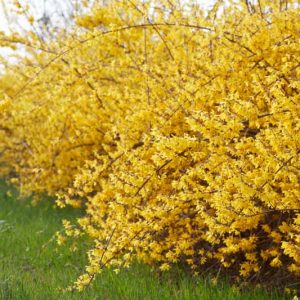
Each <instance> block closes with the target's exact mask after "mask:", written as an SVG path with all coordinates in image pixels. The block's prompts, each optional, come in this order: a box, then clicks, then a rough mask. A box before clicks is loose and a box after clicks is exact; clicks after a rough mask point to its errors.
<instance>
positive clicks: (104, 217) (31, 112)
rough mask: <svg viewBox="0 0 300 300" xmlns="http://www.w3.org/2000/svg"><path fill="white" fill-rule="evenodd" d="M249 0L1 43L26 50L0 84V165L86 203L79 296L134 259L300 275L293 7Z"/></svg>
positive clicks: (299, 101)
mask: <svg viewBox="0 0 300 300" xmlns="http://www.w3.org/2000/svg"><path fill="white" fill-rule="evenodd" d="M99 2H101V1H99ZM246 2H247V1H246ZM246 2H245V1H235V3H231V4H230V5H224V4H223V3H222V1H218V2H217V4H216V5H215V6H214V7H213V9H212V10H211V11H209V13H206V12H204V11H202V10H201V9H200V8H199V7H198V6H197V4H196V3H197V1H186V3H188V4H189V5H188V4H181V5H180V1H167V0H166V1H165V0H147V1H142V0H124V1H123V0H111V1H109V3H108V4H106V5H100V4H97V1H96V4H95V5H94V6H93V8H92V10H91V11H90V13H89V14H86V15H83V16H81V17H78V18H77V19H76V25H74V28H72V30H71V31H70V32H64V33H61V35H57V37H56V39H55V40H54V41H49V42H47V43H46V42H42V41H41V40H40V39H38V38H37V37H36V36H35V35H34V33H31V34H28V36H26V37H20V36H18V35H17V34H13V35H12V36H9V37H7V36H5V35H4V34H3V39H2V40H1V41H2V42H1V43H3V45H6V46H8V45H12V46H13V47H16V44H17V45H18V44H21V45H23V46H24V47H25V48H26V51H27V52H26V55H20V56H19V58H18V63H17V64H14V63H9V62H6V63H5V69H4V74H3V76H2V77H1V79H0V80H1V81H0V95H1V96H0V97H1V102H0V103H1V104H0V105H1V106H0V107H1V108H0V113H1V118H0V152H1V161H2V165H3V169H2V170H3V172H6V173H7V172H10V173H11V174H14V179H13V180H14V181H18V182H19V184H20V186H21V188H22V191H23V192H24V193H27V192H29V193H32V192H33V193H37V194H38V193H44V192H46V193H48V194H49V195H57V197H58V200H57V204H58V205H59V206H65V205H66V204H70V205H72V206H74V207H78V206H80V205H82V206H84V208H85V209H86V210H85V211H86V214H85V216H84V217H82V218H80V219H79V220H78V224H77V225H76V226H75V227H74V226H73V225H71V224H70V223H69V222H67V221H65V223H64V226H65V229H66V231H65V234H66V235H68V236H74V237H76V236H78V235H81V234H83V233H85V234H87V235H89V236H90V237H91V238H92V239H93V240H94V247H93V248H92V249H91V250H90V251H89V253H88V255H89V265H88V266H87V273H86V274H84V275H83V276H82V277H80V278H79V279H78V281H77V282H76V284H75V286H76V287H77V288H78V289H82V288H83V287H84V286H85V285H87V284H89V283H90V282H91V281H92V280H93V278H94V276H95V274H97V273H99V272H100V271H101V269H102V268H103V267H104V266H113V267H114V268H115V269H116V270H118V269H119V268H121V267H124V266H125V267H126V266H128V265H129V264H130V262H131V261H132V260H133V259H136V258H137V259H139V260H141V261H144V262H146V263H149V264H158V265H159V267H160V268H161V270H168V269H169V268H170V267H171V265H172V264H174V263H177V262H184V263H186V264H188V265H189V266H190V267H191V269H192V270H193V271H194V272H195V273H196V274H197V272H201V270H205V269H206V268H208V267H213V268H214V269H216V270H228V272H229V274H236V275H237V274H239V275H240V276H241V277H244V278H246V279H248V280H256V281H259V280H263V279H265V278H266V277H265V276H266V275H267V276H268V278H271V277H272V276H274V278H276V279H278V281H279V282H280V281H282V280H283V278H289V279H291V277H288V276H291V275H287V274H289V273H292V274H293V276H298V275H299V274H300V254H299V253H300V252H299V249H300V215H299V210H300V182H299V181H300V177H299V175H300V171H299V170H300V160H299V154H300V119H299V115H300V95H299V92H300V30H299V28H300V10H299V5H298V4H297V1H258V2H257V3H256V4H253V3H252V4H251V3H250V2H248V5H246V4H245V3H246ZM4 37H5V38H4ZM23 56H25V57H23ZM63 239H64V237H63V236H59V240H60V241H62V240H63ZM284 276H285V277H284ZM274 283H275V281H274Z"/></svg>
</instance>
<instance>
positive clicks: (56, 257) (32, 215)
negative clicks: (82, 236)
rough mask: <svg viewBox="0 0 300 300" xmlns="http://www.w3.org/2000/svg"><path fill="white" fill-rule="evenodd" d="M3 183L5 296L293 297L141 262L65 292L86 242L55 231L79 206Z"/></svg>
mask: <svg viewBox="0 0 300 300" xmlns="http://www.w3.org/2000/svg"><path fill="white" fill-rule="evenodd" d="M7 191H8V187H7V185H5V184H4V183H1V185H0V220H1V221H0V299H3V300H4V299H5V300H6V299H13V300H19V299H29V300H33V299H45V300H51V299H55V300H57V299H62V300H63V299H121V300H122V299H128V300H134V299H138V300H140V299H149V300H151V299H160V300H162V299H172V300H173V299H180V300H184V299H201V300H202V299H213V300H215V299H222V300H226V299H234V300H236V299H249V300H250V299H251V300H255V299H260V300H261V299H292V298H293V297H292V296H289V297H288V296H284V295H282V294H280V293H277V292H273V293H269V294H268V293H267V292H266V291H264V290H253V289H249V290H248V291H243V292H238V291H237V289H235V288H232V287H230V286H229V285H228V284H226V283H225V281H222V282H219V283H218V284H216V285H213V284H212V283H211V280H210V279H209V278H197V279H195V278H191V277H189V276H188V275H187V274H186V273H184V272H183V271H182V270H180V269H175V270H172V271H171V272H168V273H165V274H164V275H163V276H162V277H159V276H158V275H157V273H156V272H153V271H152V270H151V269H150V268H149V267H147V266H144V265H140V264H136V265H134V266H132V267H131V268H130V269H127V270H122V271H121V272H120V273H119V274H118V275H116V274H115V273H114V272H112V271H110V270H106V271H104V272H103V273H102V274H101V276H99V277H98V278H97V280H96V282H95V283H94V285H93V286H91V287H89V288H88V289H87V290H85V291H84V292H82V293H79V292H76V293H71V292H62V289H63V288H65V287H67V286H68V285H69V284H71V283H72V282H73V281H74V280H75V279H76V276H78V275H79V274H81V272H82V271H83V269H84V265H85V262H86V256H85V247H86V245H85V242H83V243H82V244H81V246H80V249H79V251H77V252H74V253H71V252H70V250H69V247H66V246H58V245H57V244H56V242H55V241H54V239H53V238H52V237H53V235H54V234H55V232H56V231H57V230H59V229H60V228H61V220H62V219H63V218H68V219H75V218H76V217H77V216H78V215H79V214H80V211H74V210H68V209H66V210H61V209H55V208H53V205H52V204H53V203H51V201H50V200H49V201H43V202H41V203H40V204H38V205H37V206H34V207H32V206H31V204H30V200H17V196H16V193H15V192H12V195H10V193H7Z"/></svg>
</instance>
